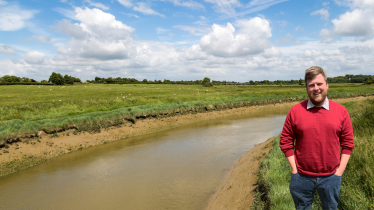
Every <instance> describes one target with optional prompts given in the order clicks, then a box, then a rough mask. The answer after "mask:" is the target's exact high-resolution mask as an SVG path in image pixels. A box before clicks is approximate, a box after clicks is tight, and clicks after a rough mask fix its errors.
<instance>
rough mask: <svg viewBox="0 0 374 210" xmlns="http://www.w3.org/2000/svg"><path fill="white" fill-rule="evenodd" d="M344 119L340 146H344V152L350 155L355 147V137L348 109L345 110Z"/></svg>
mask: <svg viewBox="0 0 374 210" xmlns="http://www.w3.org/2000/svg"><path fill="white" fill-rule="evenodd" d="M344 117H345V118H344V121H343V124H342V130H341V132H340V137H339V141H340V147H341V148H342V154H347V155H350V154H351V152H352V150H353V149H354V147H355V146H354V138H353V128H352V122H351V118H350V117H349V114H348V111H347V110H346V109H345V110H344Z"/></svg>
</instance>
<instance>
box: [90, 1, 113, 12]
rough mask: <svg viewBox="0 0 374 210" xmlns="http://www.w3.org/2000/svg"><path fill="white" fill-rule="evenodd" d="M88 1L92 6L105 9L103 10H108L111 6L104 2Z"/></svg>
mask: <svg viewBox="0 0 374 210" xmlns="http://www.w3.org/2000/svg"><path fill="white" fill-rule="evenodd" d="M86 1H87V3H89V4H90V5H91V6H95V7H98V8H100V9H103V10H108V9H109V7H107V6H105V5H104V4H102V3H96V2H92V1H91V0H86Z"/></svg>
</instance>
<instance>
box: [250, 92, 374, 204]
mask: <svg viewBox="0 0 374 210" xmlns="http://www.w3.org/2000/svg"><path fill="white" fill-rule="evenodd" d="M343 105H344V106H346V108H347V110H348V112H349V113H350V116H351V119H352V125H353V129H354V136H355V149H354V150H353V152H352V155H351V158H350V160H349V162H348V165H347V168H346V170H345V172H344V174H343V176H342V184H341V190H340V199H341V201H340V203H339V206H338V209H344V210H351V209H374V181H373V180H374V173H373V172H374V171H373V170H374V147H373V144H374V131H373V130H372V128H373V127H374V100H373V99H368V100H364V101H361V102H349V103H345V104H343ZM278 143H279V137H278V138H276V139H275V140H274V142H273V149H272V150H271V151H270V153H269V154H268V155H267V156H266V157H265V159H264V160H263V162H262V163H261V165H260V169H259V188H258V190H257V192H256V195H255V201H254V204H253V207H252V209H256V210H258V209H277V210H278V209H294V208H295V207H294V204H293V200H292V197H291V194H290V192H289V188H288V185H289V182H290V179H291V170H290V166H289V164H288V161H287V159H286V158H285V157H284V154H283V153H282V151H281V150H280V148H279V146H278ZM312 209H322V207H321V202H320V200H319V197H318V193H316V195H315V197H314V202H313V205H312Z"/></svg>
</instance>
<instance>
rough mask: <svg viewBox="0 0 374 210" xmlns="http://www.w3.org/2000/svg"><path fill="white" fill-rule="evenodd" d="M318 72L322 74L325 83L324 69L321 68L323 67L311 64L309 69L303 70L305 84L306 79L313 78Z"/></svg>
mask: <svg viewBox="0 0 374 210" xmlns="http://www.w3.org/2000/svg"><path fill="white" fill-rule="evenodd" d="M318 74H322V76H323V78H324V79H325V82H326V83H327V75H326V72H325V70H323V68H321V67H319V66H312V67H310V68H309V69H307V70H305V85H306V81H307V80H308V79H313V78H314V77H316V76H317V75H318Z"/></svg>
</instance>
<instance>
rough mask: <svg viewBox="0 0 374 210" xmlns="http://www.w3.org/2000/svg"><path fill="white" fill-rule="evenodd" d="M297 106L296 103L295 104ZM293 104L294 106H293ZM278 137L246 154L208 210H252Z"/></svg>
mask: <svg viewBox="0 0 374 210" xmlns="http://www.w3.org/2000/svg"><path fill="white" fill-rule="evenodd" d="M367 98H374V97H356V98H346V99H335V100H334V101H335V102H338V103H347V102H352V101H362V100H364V99H367ZM293 104H296V103H293ZM293 104H292V105H293ZM292 105H291V106H292ZM291 106H290V107H291ZM275 138H276V137H273V138H270V139H268V140H267V141H265V142H263V143H261V144H257V145H255V147H254V148H253V149H251V150H250V151H248V152H247V153H246V154H244V155H243V156H242V157H241V158H240V159H239V160H238V161H237V162H236V163H235V165H234V166H233V167H232V169H231V170H230V172H229V173H228V175H227V177H226V178H225V179H224V181H223V182H222V183H221V185H220V187H219V188H218V189H217V191H216V193H215V194H214V195H213V196H212V197H211V198H210V199H209V202H208V204H207V208H206V210H216V209H217V210H220V209H237V210H240V209H250V208H251V207H252V204H253V201H254V195H255V193H256V192H255V189H256V188H257V186H258V185H257V184H258V172H259V166H260V163H261V162H262V160H263V159H264V157H265V156H266V154H268V153H269V151H270V150H271V149H272V148H273V141H274V139H275Z"/></svg>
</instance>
